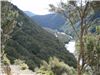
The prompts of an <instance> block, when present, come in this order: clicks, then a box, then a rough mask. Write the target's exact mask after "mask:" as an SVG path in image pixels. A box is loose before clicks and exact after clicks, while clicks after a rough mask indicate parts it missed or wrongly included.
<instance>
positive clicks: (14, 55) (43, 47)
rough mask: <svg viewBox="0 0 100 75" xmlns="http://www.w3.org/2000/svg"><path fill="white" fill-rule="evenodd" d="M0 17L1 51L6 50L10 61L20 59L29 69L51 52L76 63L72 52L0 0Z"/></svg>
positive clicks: (11, 5) (72, 63)
mask: <svg viewBox="0 0 100 75" xmlns="http://www.w3.org/2000/svg"><path fill="white" fill-rule="evenodd" d="M15 15H16V16H15ZM1 18H2V20H1V24H2V25H1V28H2V44H3V47H4V48H3V50H2V52H3V51H4V52H5V54H7V57H8V59H9V60H10V62H11V64H13V63H14V60H16V59H21V60H24V61H25V63H26V64H27V65H28V66H29V68H30V69H32V70H33V69H34V68H35V67H37V66H39V65H40V64H41V63H42V62H41V61H42V60H45V61H47V62H48V61H49V58H50V57H53V56H55V57H57V58H59V60H62V61H64V62H65V63H67V64H68V65H70V66H73V67H76V59H75V57H74V55H73V54H71V53H69V51H67V50H66V49H65V48H64V45H63V44H62V43H60V42H59V40H58V39H57V38H56V37H55V36H54V35H52V34H50V33H49V32H47V31H45V30H44V29H42V28H41V27H40V26H38V25H37V24H36V23H35V22H34V21H33V20H31V19H30V18H29V17H28V16H26V14H25V13H23V12H22V11H21V10H19V9H18V8H17V7H16V6H14V5H13V4H11V3H10V2H6V1H1ZM7 38H8V39H7ZM5 39H6V40H5Z"/></svg>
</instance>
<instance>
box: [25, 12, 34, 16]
mask: <svg viewBox="0 0 100 75" xmlns="http://www.w3.org/2000/svg"><path fill="white" fill-rule="evenodd" d="M24 13H25V14H27V15H28V16H29V17H32V16H35V14H34V13H32V12H31V11H24Z"/></svg>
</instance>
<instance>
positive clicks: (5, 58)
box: [1, 54, 10, 65]
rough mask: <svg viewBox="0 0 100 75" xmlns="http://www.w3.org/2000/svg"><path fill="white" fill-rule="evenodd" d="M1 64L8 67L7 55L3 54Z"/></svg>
mask: <svg viewBox="0 0 100 75" xmlns="http://www.w3.org/2000/svg"><path fill="white" fill-rule="evenodd" d="M1 63H2V64H3V65H10V60H9V59H8V57H7V55H6V54H4V55H3V58H2V61H1Z"/></svg>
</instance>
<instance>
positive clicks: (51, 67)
mask: <svg viewBox="0 0 100 75" xmlns="http://www.w3.org/2000/svg"><path fill="white" fill-rule="evenodd" d="M37 73H40V74H43V75H63V74H65V75H76V71H75V69H74V68H73V67H70V66H68V65H67V64H65V63H64V62H62V61H60V60H59V59H58V58H56V57H50V60H49V62H48V63H47V62H46V61H43V64H42V65H41V67H40V69H39V70H38V71H37ZM48 73H49V74H48Z"/></svg>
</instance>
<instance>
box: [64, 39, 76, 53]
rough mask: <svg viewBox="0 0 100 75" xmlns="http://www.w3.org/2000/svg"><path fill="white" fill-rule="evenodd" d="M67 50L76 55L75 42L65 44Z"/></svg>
mask: <svg viewBox="0 0 100 75" xmlns="http://www.w3.org/2000/svg"><path fill="white" fill-rule="evenodd" d="M65 48H66V49H67V50H68V51H69V52H71V53H74V52H75V41H74V40H71V41H70V42H69V43H68V44H65Z"/></svg>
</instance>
